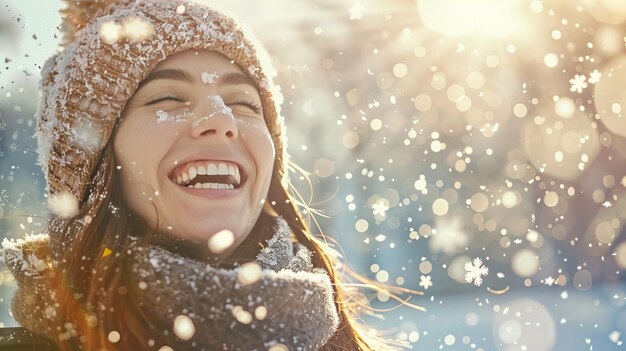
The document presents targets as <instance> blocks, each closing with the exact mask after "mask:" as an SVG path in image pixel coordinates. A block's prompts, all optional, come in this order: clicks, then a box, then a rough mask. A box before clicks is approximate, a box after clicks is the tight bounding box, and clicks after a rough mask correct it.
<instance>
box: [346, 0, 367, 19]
mask: <svg viewBox="0 0 626 351" xmlns="http://www.w3.org/2000/svg"><path fill="white" fill-rule="evenodd" d="M363 10H365V7H364V6H363V4H361V2H359V1H357V2H355V3H354V5H352V7H350V10H349V11H350V19H351V20H353V21H354V20H359V19H361V18H363Z"/></svg>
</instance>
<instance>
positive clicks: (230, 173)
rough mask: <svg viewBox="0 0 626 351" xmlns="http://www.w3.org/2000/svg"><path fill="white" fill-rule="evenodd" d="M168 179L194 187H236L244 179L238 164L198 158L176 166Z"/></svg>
mask: <svg viewBox="0 0 626 351" xmlns="http://www.w3.org/2000/svg"><path fill="white" fill-rule="evenodd" d="M170 179H171V180H172V181H173V182H174V183H176V184H178V185H180V186H183V187H186V188H196V189H218V190H219V189H237V188H239V187H240V186H241V185H242V184H243V183H244V181H245V177H242V174H241V171H240V168H239V165H237V164H236V163H233V162H228V161H209V160H198V161H192V162H187V163H185V164H183V165H181V166H179V167H177V168H176V169H175V170H174V172H173V173H172V175H171V177H170Z"/></svg>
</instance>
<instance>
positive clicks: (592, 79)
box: [588, 69, 602, 84]
mask: <svg viewBox="0 0 626 351" xmlns="http://www.w3.org/2000/svg"><path fill="white" fill-rule="evenodd" d="M600 77H602V73H600V72H598V70H597V69H594V70H593V72H591V73H589V80H588V82H589V83H590V84H596V83H597V82H599V81H600Z"/></svg>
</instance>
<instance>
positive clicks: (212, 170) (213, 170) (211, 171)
mask: <svg viewBox="0 0 626 351" xmlns="http://www.w3.org/2000/svg"><path fill="white" fill-rule="evenodd" d="M206 174H207V175H217V165H216V164H215V163H209V165H208V166H207V168H206Z"/></svg>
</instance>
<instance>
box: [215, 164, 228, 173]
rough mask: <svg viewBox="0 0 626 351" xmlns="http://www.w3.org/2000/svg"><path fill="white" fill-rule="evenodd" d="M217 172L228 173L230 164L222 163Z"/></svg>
mask: <svg viewBox="0 0 626 351" xmlns="http://www.w3.org/2000/svg"><path fill="white" fill-rule="evenodd" d="M217 174H219V175H228V166H226V164H224V163H220V165H219V168H218V169H217Z"/></svg>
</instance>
